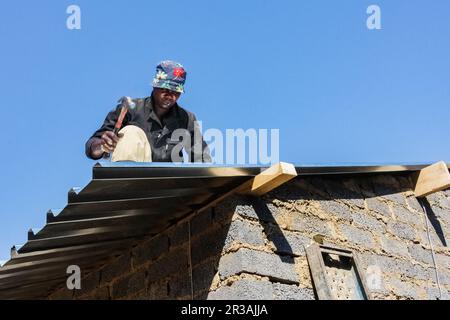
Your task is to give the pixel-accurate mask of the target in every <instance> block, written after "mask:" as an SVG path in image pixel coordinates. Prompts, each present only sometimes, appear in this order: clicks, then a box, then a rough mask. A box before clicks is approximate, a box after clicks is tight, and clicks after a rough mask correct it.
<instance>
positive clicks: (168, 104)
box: [153, 88, 180, 110]
mask: <svg viewBox="0 0 450 320" xmlns="http://www.w3.org/2000/svg"><path fill="white" fill-rule="evenodd" d="M179 97H180V93H179V92H175V91H171V90H168V89H162V88H153V98H154V99H155V103H156V105H157V106H158V107H160V108H162V109H164V110H170V108H172V107H173V105H174V104H175V103H176V102H177V100H178V98H179Z"/></svg>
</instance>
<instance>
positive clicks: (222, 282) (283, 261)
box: [48, 174, 450, 300]
mask: <svg viewBox="0 0 450 320" xmlns="http://www.w3.org/2000/svg"><path fill="white" fill-rule="evenodd" d="M425 204H426V205H427V206H429V207H428V209H429V213H430V214H429V215H428V217H427V218H426V216H425V214H424V213H423V211H422V208H421V206H420V204H419V202H418V201H417V199H416V198H415V197H414V194H413V192H412V181H411V179H410V177H409V176H408V175H388V174H384V175H367V176H357V177H319V176H313V177H298V178H296V179H294V180H292V181H290V182H289V183H287V184H285V185H283V186H281V187H279V188H277V189H276V190H274V191H272V192H271V193H269V194H267V195H265V196H263V197H262V198H258V199H252V198H248V197H242V196H232V197H229V198H228V199H226V200H225V201H223V202H221V203H220V204H218V205H217V206H216V207H214V208H211V209H208V210H206V211H203V212H200V213H198V214H195V215H193V216H192V217H190V218H189V219H188V220H186V221H183V222H181V223H179V224H177V225H175V226H173V227H171V228H170V229H168V230H166V231H165V232H163V233H162V234H159V235H157V236H156V237H152V238H149V239H145V240H144V241H143V242H141V243H138V244H136V245H135V246H134V247H133V248H132V249H131V250H129V251H128V252H125V253H124V254H123V255H121V256H118V257H117V258H116V259H115V260H114V261H113V262H111V263H109V264H108V265H105V266H103V267H102V268H100V269H99V270H97V271H95V272H92V273H90V274H87V275H84V278H83V279H82V281H81V286H82V288H81V290H75V291H69V290H68V289H65V288H62V289H60V290H57V291H55V292H54V293H52V294H51V295H50V296H49V297H48V298H49V299H72V298H73V299H283V300H285V299H295V300H305V299H316V296H315V293H314V288H313V284H312V281H311V277H310V271H309V266H308V262H307V259H306V256H305V246H308V245H309V244H311V243H312V241H313V237H314V236H316V235H321V236H322V237H323V240H324V243H325V244H332V245H335V246H339V247H342V248H347V249H351V250H353V251H354V252H355V253H356V254H358V256H359V257H360V261H361V262H362V265H361V269H362V270H360V272H364V273H365V275H366V277H367V281H368V282H370V283H369V284H368V287H369V290H370V294H371V295H372V297H373V298H374V299H436V298H439V297H441V298H443V299H449V298H450V253H449V250H448V244H447V242H448V241H450V191H449V190H447V191H444V192H439V193H436V194H434V195H431V196H429V197H427V201H426V202H425ZM425 219H428V225H429V234H428V232H427V227H426V226H427V223H426V220H425ZM429 237H430V239H431V244H432V245H433V248H434V251H435V261H436V265H437V267H438V275H439V284H440V290H439V286H438V281H437V279H436V270H435V266H434V262H433V256H432V252H431V246H430V241H429ZM372 282H373V283H372Z"/></svg>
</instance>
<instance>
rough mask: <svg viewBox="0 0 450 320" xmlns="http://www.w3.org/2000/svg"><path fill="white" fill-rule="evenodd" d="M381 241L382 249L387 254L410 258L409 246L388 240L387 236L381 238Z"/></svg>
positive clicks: (394, 240)
mask: <svg viewBox="0 0 450 320" xmlns="http://www.w3.org/2000/svg"><path fill="white" fill-rule="evenodd" d="M380 240H381V247H382V248H383V250H384V251H385V252H386V253H387V254H389V255H396V256H402V257H406V258H407V257H409V252H408V246H407V245H406V244H405V243H404V242H402V241H399V240H396V239H393V238H388V237H387V236H383V237H380Z"/></svg>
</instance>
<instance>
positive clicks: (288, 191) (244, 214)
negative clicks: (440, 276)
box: [192, 173, 447, 299]
mask: <svg viewBox="0 0 450 320" xmlns="http://www.w3.org/2000/svg"><path fill="white" fill-rule="evenodd" d="M412 190H413V182H412V180H411V177H410V176H409V175H408V174H405V173H403V174H389V175H387V174H377V175H374V174H371V175H365V174H360V175H354V176H348V175H347V176H321V177H318V176H309V177H308V176H299V177H297V178H295V179H293V180H291V181H290V182H288V183H286V184H285V185H283V186H281V187H279V188H277V189H275V190H273V191H272V192H270V193H269V194H267V195H265V196H263V197H261V198H251V197H242V196H233V197H231V198H230V199H227V200H225V201H224V202H223V203H221V204H219V205H218V206H217V207H216V208H214V209H213V210H212V215H213V220H215V221H221V223H222V226H226V227H223V229H221V230H219V229H217V230H216V231H213V232H211V234H214V239H211V238H210V237H206V238H205V236H204V235H202V234H199V235H195V230H194V232H193V237H197V240H194V242H193V246H192V257H193V262H192V263H193V270H194V272H193V285H194V292H197V293H196V294H195V298H196V299H206V298H208V290H209V289H210V288H211V287H213V288H214V286H215V284H216V283H217V281H219V280H221V281H223V280H225V279H226V277H227V275H233V272H231V271H230V272H228V271H227V270H225V271H223V270H221V269H222V266H221V264H222V263H221V258H222V256H223V254H224V252H225V253H227V252H230V251H233V250H234V251H236V250H238V249H239V248H242V246H241V245H239V244H237V245H236V244H235V246H234V247H232V246H231V242H232V241H233V240H240V241H241V242H242V243H246V244H247V245H248V244H250V245H252V246H257V245H258V244H261V241H260V240H258V239H255V237H254V236H253V235H252V232H251V230H247V229H246V228H248V226H245V227H244V224H243V223H241V225H240V227H241V230H240V231H239V230H238V231H236V229H237V228H238V227H239V226H238V227H236V221H240V220H239V219H238V220H236V219H235V218H233V215H237V216H239V217H240V218H242V219H243V220H244V221H245V220H248V221H252V222H253V223H257V224H259V225H260V226H261V227H262V230H263V232H264V236H265V237H266V239H267V240H268V241H270V242H271V243H272V244H273V246H274V248H273V253H275V254H277V255H278V258H279V259H280V260H281V261H282V262H284V263H287V264H294V263H295V260H294V259H295V258H296V257H299V256H300V255H301V254H300V253H299V249H298V248H297V247H294V248H293V241H292V239H287V238H286V232H285V231H284V230H283V228H284V227H283V226H280V225H279V223H278V222H277V221H279V219H277V215H278V214H279V212H278V211H277V208H276V207H275V206H274V205H273V203H274V201H278V202H280V203H282V204H288V205H294V206H295V203H296V202H299V201H298V200H317V201H318V202H320V203H321V205H322V203H327V202H335V201H334V200H336V199H339V200H341V201H342V200H343V202H345V203H350V204H351V205H353V206H355V207H356V208H360V209H361V210H364V209H365V208H366V204H365V199H373V198H376V201H379V202H380V203H383V204H384V203H385V202H389V203H392V204H393V205H394V206H395V205H403V206H406V205H407V203H406V202H405V197H404V195H402V194H401V193H404V192H407V191H408V192H409V193H410V194H411V191H412ZM411 197H412V198H413V199H414V200H415V198H414V197H413V196H411ZM381 198H383V199H382V201H381V200H379V199H381ZM415 201H416V200H415ZM300 202H301V201H300ZM305 202H306V203H307V202H308V201H305ZM424 202H425V206H426V208H427V216H428V218H429V220H430V222H431V225H432V227H433V228H434V230H435V231H436V233H437V235H438V236H439V239H440V241H441V242H442V244H443V245H444V246H446V245H447V244H446V240H445V237H444V232H443V230H442V227H441V224H440V222H439V220H438V218H437V217H436V215H435V214H434V212H433V210H432V209H431V206H430V204H429V203H428V201H426V200H425V201H424ZM416 203H417V201H416ZM295 209H297V211H300V212H302V211H301V210H302V208H295ZM371 209H372V208H371ZM414 209H415V210H416V211H418V212H421V208H420V206H418V203H417V207H415V208H414ZM306 210H308V209H307V208H306ZM373 210H380V211H381V209H379V208H378V207H376V208H373ZM331 214H333V212H331ZM336 214H337V213H336ZM388 214H391V213H388ZM195 219H196V218H194V219H193V224H194V220H195ZM197 219H198V218H197ZM239 232H241V233H244V235H242V234H241V235H240V236H236V234H237V233H239ZM306 240H309V241H312V237H310V239H306ZM196 241H197V242H198V243H201V244H202V245H198V244H197V245H195V242H196ZM303 244H304V245H307V243H306V241H305V242H304V243H303ZM244 247H245V246H244ZM205 251H206V252H209V258H208V257H205V256H202V255H204V252H205ZM205 259H206V260H207V261H208V263H207V264H209V268H210V269H209V270H208V272H205V268H207V267H206V264H205V263H204V260H205ZM208 259H209V260H208ZM235 263H236V264H239V263H242V261H238V260H236V261H235ZM202 267H203V269H202ZM239 268H240V269H241V270H240V271H241V272H243V273H252V272H254V271H255V270H257V269H258V268H256V267H255V268H252V267H247V266H246V265H245V263H244V265H240V266H238V267H236V270H237V269H239ZM246 268H247V269H248V270H247V269H246ZM255 273H256V274H258V275H261V276H268V277H269V279H270V280H275V281H278V280H279V279H277V276H276V275H275V276H273V275H272V276H271V275H270V274H260V273H257V272H255ZM269 273H270V272H269ZM275 273H276V272H274V274H275ZM217 274H218V276H219V279H217ZM235 274H239V272H236V273H235ZM215 277H216V278H215ZM272 278H273V279H272ZM283 281H284V280H283Z"/></svg>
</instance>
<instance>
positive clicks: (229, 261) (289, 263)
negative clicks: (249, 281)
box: [219, 248, 299, 283]
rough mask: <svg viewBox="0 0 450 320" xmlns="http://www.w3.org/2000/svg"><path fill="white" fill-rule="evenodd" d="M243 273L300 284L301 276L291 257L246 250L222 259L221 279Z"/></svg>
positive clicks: (240, 250)
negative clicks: (296, 270)
mask: <svg viewBox="0 0 450 320" xmlns="http://www.w3.org/2000/svg"><path fill="white" fill-rule="evenodd" d="M243 272H245V273H252V274H257V275H261V276H267V277H270V278H272V279H276V280H282V281H287V282H293V283H298V282H299V276H298V274H297V273H296V272H295V268H294V259H293V258H290V257H286V256H284V257H283V256H281V257H280V256H277V255H275V254H270V253H267V252H261V251H255V250H250V249H245V248H242V249H239V250H238V251H237V252H235V253H230V254H228V255H226V256H224V257H222V259H221V261H220V264H219V275H220V278H221V279H226V278H228V277H230V276H233V275H238V274H240V273H243Z"/></svg>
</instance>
